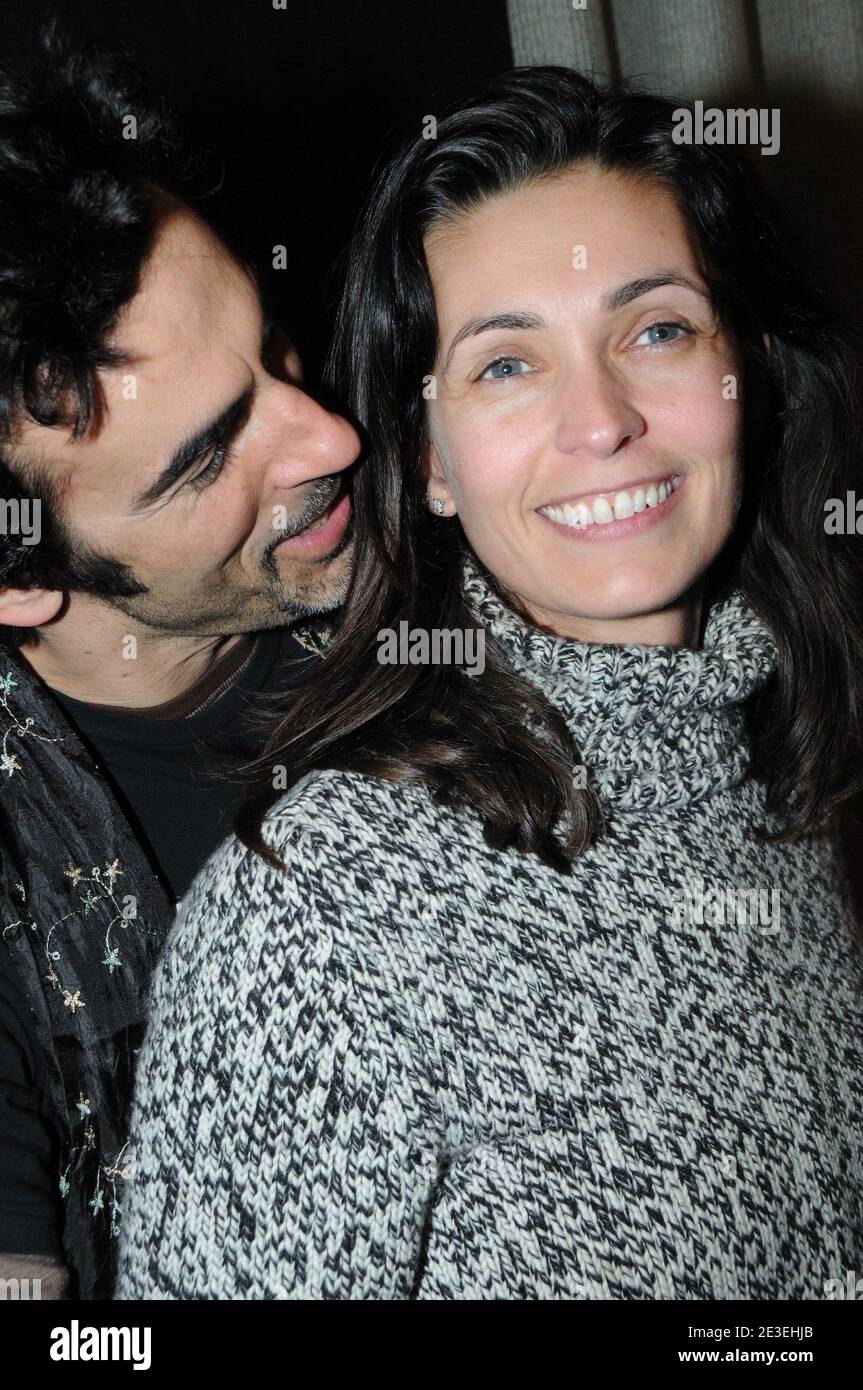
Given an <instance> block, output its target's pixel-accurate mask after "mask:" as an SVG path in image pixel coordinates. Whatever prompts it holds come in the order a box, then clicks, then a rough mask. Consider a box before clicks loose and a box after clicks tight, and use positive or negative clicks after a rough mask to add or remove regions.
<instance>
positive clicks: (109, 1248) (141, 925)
mask: <svg viewBox="0 0 863 1390" xmlns="http://www.w3.org/2000/svg"><path fill="white" fill-rule="evenodd" d="M0 788H2V794H0V914H2V915H0V935H2V937H3V941H4V943H5V946H4V949H7V950H9V951H11V953H12V955H13V957H14V961H15V964H16V967H17V970H18V973H19V975H20V979H21V988H22V994H23V997H24V998H25V1000H26V1002H27V1004H28V1005H29V1006H30V1008H31V1009H32V1010H33V1013H34V1016H35V1021H36V1029H37V1033H38V1036H39V1039H40V1042H41V1045H42V1047H43V1049H44V1052H45V1055H46V1058H47V1063H48V1076H49V1085H50V1099H51V1102H52V1105H53V1109H54V1112H55V1114H56V1117H57V1122H58V1124H59V1128H60V1139H61V1164H60V1172H59V1174H58V1183H59V1187H60V1193H61V1196H62V1197H63V1205H64V1212H65V1218H64V1229H63V1245H64V1248H65V1251H66V1256H67V1261H68V1264H69V1267H70V1270H71V1272H72V1275H73V1279H74V1281H75V1283H76V1285H77V1287H76V1288H75V1289H74V1290H73V1294H77V1296H78V1297H80V1298H109V1297H110V1296H111V1289H112V1284H113V1275H114V1251H115V1248H116V1237H117V1232H118V1230H119V1225H120V1221H121V1219H122V1207H123V1184H124V1181H125V1180H126V1178H127V1177H128V1175H129V1172H128V1168H127V1167H126V1166H124V1146H125V1142H126V1139H125V1135H126V1123H127V1112H128V1108H129V1104H130V1101H131V1093H132V1077H133V1070H134V1063H135V1055H136V1049H137V1048H138V1047H139V1046H140V1043H141V1040H142V1037H143V1031H144V1017H145V1002H146V994H147V986H148V983H149V979H150V974H151V971H152V968H153V965H154V963H155V961H156V959H157V957H158V955H159V952H160V950H161V948H162V944H163V942H164V939H165V936H166V933H167V931H168V927H169V926H170V923H171V920H172V917H173V908H172V906H171V904H170V902H169V899H168V896H167V894H166V893H165V891H164V889H163V888H162V886H161V884H160V883H159V881H158V879H157V878H156V876H155V874H154V872H153V870H152V868H151V867H150V865H149V864H148V862H147V859H146V858H145V855H144V852H143V850H142V849H141V847H140V846H139V844H138V843H137V841H136V839H135V836H134V834H133V832H132V830H131V829H130V827H129V825H128V823H127V821H126V819H125V817H124V816H123V814H122V812H121V811H120V808H119V806H118V805H117V803H116V800H115V798H114V796H113V794H112V792H111V790H110V788H109V786H108V784H107V782H106V781H105V778H104V777H103V776H102V774H101V772H100V771H99V769H98V768H97V767H96V764H95V763H94V761H93V759H92V758H91V757H90V755H89V754H88V753H87V752H86V750H85V749H84V747H83V745H82V744H81V741H80V739H79V738H78V736H77V734H76V733H75V731H74V729H73V728H72V726H71V724H70V723H69V722H68V720H67V719H66V716H65V714H64V713H63V711H62V710H61V709H60V707H59V705H58V704H57V702H56V701H55V700H53V699H52V698H51V695H50V693H49V692H48V691H47V690H46V688H45V687H44V686H43V685H42V683H41V682H40V681H39V680H38V678H37V677H36V676H35V674H34V673H33V672H32V670H31V669H30V667H29V666H28V665H27V663H26V662H25V661H24V660H22V659H21V658H20V657H19V656H17V655H16V654H15V653H14V652H12V651H10V650H8V649H6V648H3V649H0Z"/></svg>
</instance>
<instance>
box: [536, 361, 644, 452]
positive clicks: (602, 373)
mask: <svg viewBox="0 0 863 1390" xmlns="http://www.w3.org/2000/svg"><path fill="white" fill-rule="evenodd" d="M645 428H646V425H645V420H644V417H643V416H642V415H641V414H640V412H639V411H638V410H637V409H636V408H635V406H634V405H633V404H632V402H631V401H630V400H629V398H628V395H627V392H626V388H625V385H624V383H622V382H621V381H619V380H618V379H617V378H616V377H615V376H614V374H613V372H612V371H610V370H609V369H608V368H607V367H606V366H605V365H604V364H599V363H594V364H591V365H590V366H581V367H580V368H579V369H578V370H577V371H573V373H572V374H571V376H570V377H569V378H568V379H567V381H566V382H565V384H564V387H563V391H562V395H561V408H560V415H559V418H558V423H557V438H556V443H557V447H558V448H559V449H560V451H561V453H564V454H574V453H578V452H579V451H583V452H584V453H586V454H592V455H594V456H597V457H600V458H610V457H611V455H612V454H614V453H616V452H617V450H618V449H619V448H620V446H621V444H623V443H624V441H625V440H627V439H637V438H638V437H639V435H641V434H643V433H644V430H645Z"/></svg>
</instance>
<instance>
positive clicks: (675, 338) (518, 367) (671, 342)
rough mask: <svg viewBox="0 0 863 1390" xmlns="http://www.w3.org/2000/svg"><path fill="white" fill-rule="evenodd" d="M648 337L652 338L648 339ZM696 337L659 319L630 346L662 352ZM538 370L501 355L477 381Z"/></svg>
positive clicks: (677, 324)
mask: <svg viewBox="0 0 863 1390" xmlns="http://www.w3.org/2000/svg"><path fill="white" fill-rule="evenodd" d="M648 335H652V336H649V337H648ZM694 336H695V329H694V328H692V327H690V325H689V324H687V323H680V322H679V321H678V320H677V319H657V320H656V321H655V322H654V323H650V324H648V325H647V327H646V328H642V330H641V332H640V333H639V334H638V336H637V337H636V338H635V339H634V341H633V342H632V343H630V344H629V346H630V347H632V348H642V347H646V348H648V349H649V350H651V351H654V350H656V349H659V350H660V351H662V350H663V349H667V348H674V347H676V346H677V345H678V344H679V343H682V342H683V341H684V340H685V339H686V338H691V337H694ZM646 337H647V338H648V341H646V342H642V339H643V338H646ZM537 370H538V369H537V367H536V366H534V365H532V364H531V363H530V362H528V361H527V360H526V359H525V358H524V357H519V356H518V354H517V353H509V352H508V353H500V354H499V355H498V356H497V357H495V358H493V360H492V361H491V362H488V363H487V364H486V365H485V367H484V368H483V369H482V371H481V372H480V373H479V375H478V376H477V377H476V378H475V380H476V381H510V380H511V379H512V378H513V377H520V376H527V375H528V374H529V373H531V372H535V371H537Z"/></svg>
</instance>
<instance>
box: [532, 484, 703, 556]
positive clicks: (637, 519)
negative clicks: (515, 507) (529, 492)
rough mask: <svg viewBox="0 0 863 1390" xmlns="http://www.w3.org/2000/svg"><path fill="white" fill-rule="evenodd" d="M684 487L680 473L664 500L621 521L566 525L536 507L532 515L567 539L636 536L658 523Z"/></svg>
mask: <svg viewBox="0 0 863 1390" xmlns="http://www.w3.org/2000/svg"><path fill="white" fill-rule="evenodd" d="M685 487H686V475H683V476H681V477H680V482H679V483H678V486H677V487H676V488H675V490H674V492H670V493H669V494H668V496H667V497H666V499H665V501H664V502H660V503H659V504H658V506H656V507H645V509H644V511H643V512H635V513H634V515H633V516H628V517H626V518H625V519H624V520H622V521H606V522H598V521H594V522H593V523H592V525H590V526H567V525H565V524H564V523H563V522H560V521H553V520H552V519H551V517H550V516H545V515H544V514H543V513H542V512H541V511H537V513H536V515H537V516H538V517H539V518H540V520H542V521H544V522H545V523H546V525H547V526H553V527H554V529H555V531H557V533H558V535H562V536H566V537H567V539H568V540H573V541H616V540H625V539H626V538H627V537H628V536H639V535H641V533H642V532H643V531H649V530H650V529H651V528H652V527H654V526H659V525H661V523H662V522H663V521H664V520H665V518H666V517H667V516H669V515H670V514H671V512H673V511H674V508H675V507H676V506H677V503H678V501H679V498H680V494H681V493H682V492H683V491H684V489H685Z"/></svg>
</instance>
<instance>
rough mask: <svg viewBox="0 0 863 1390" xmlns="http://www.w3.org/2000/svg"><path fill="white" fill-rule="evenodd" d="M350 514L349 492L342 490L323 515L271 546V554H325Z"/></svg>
mask: <svg viewBox="0 0 863 1390" xmlns="http://www.w3.org/2000/svg"><path fill="white" fill-rule="evenodd" d="M350 516H351V498H350V494H349V493H347V492H343V493H342V495H341V497H339V498H337V499H336V501H335V502H333V503H332V504H331V505H330V507H329V508H328V510H327V511H325V512H324V514H323V517H318V520H317V521H315V522H313V523H312V524H311V525H310V526H307V527H306V529H305V531H300V532H299V533H298V534H297V535H296V536H286V537H285V539H284V540H283V541H279V543H278V545H276V546H274V547H273V552H272V553H273V554H274V555H278V554H283V555H284V554H287V553H288V552H290V553H292V554H295V555H296V554H302V555H309V556H312V555H325V554H326V553H327V551H329V550H332V549H333V547H334V546H336V545H338V543H339V541H340V540H341V539H342V537H343V535H344V534H345V531H346V530H347V525H348V522H349V520H350Z"/></svg>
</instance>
